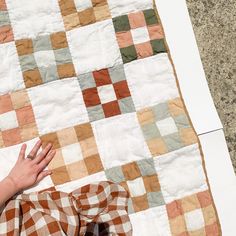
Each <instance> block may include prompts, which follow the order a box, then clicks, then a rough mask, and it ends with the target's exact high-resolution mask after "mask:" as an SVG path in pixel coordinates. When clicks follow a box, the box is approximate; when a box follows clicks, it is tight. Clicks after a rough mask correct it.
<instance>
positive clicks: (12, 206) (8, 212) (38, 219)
mask: <svg viewBox="0 0 236 236" xmlns="http://www.w3.org/2000/svg"><path fill="white" fill-rule="evenodd" d="M128 197H129V195H128V193H127V192H126V191H125V190H124V188H122V187H121V186H120V185H117V184H114V183H112V182H108V181H107V182H105V181H104V182H99V183H97V184H89V185H86V186H84V187H81V188H79V189H77V190H75V191H73V192H71V193H70V194H67V193H64V192H59V191H45V192H41V193H31V194H21V195H19V196H17V197H16V198H15V199H12V200H10V201H9V202H8V203H7V204H6V207H5V208H4V210H3V212H2V213H1V216H0V235H4V236H6V235H7V236H11V235H14V236H15V235H31V236H34V235H53V236H56V235H70V236H72V235H76V236H77V235H87V236H89V235H91V236H93V235H120V236H123V235H131V234H132V228H131V224H130V221H129V217H128V214H127V202H128Z"/></svg>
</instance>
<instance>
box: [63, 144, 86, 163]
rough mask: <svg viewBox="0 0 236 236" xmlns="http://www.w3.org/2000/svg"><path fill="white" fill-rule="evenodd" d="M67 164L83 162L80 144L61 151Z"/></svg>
mask: <svg viewBox="0 0 236 236" xmlns="http://www.w3.org/2000/svg"><path fill="white" fill-rule="evenodd" d="M61 152H62V155H63V160H64V162H65V164H71V163H74V162H76V161H80V160H83V154H82V151H81V148H80V144H79V143H74V144H71V145H68V146H65V147H63V148H62V149H61Z"/></svg>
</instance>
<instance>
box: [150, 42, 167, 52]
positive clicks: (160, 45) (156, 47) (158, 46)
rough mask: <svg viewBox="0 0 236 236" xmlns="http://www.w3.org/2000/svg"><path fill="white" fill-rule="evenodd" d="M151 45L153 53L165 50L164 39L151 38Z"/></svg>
mask: <svg viewBox="0 0 236 236" xmlns="http://www.w3.org/2000/svg"><path fill="white" fill-rule="evenodd" d="M151 46H152V50H153V54H154V55H155V54H157V53H161V52H166V47H165V43H164V39H155V40H151Z"/></svg>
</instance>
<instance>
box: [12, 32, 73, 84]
mask: <svg viewBox="0 0 236 236" xmlns="http://www.w3.org/2000/svg"><path fill="white" fill-rule="evenodd" d="M15 43H16V49H17V53H18V56H19V61H20V66H21V70H22V72H23V78H24V82H25V87H26V88H30V87H33V86H36V85H40V84H43V83H47V82H49V81H53V80H56V79H62V78H68V77H73V76H75V69H74V65H73V63H72V58H71V54H70V50H69V48H68V43H67V39H66V34H65V32H57V33H53V34H51V35H43V36H38V37H36V38H34V39H20V40H16V41H15Z"/></svg>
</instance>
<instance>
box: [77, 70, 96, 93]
mask: <svg viewBox="0 0 236 236" xmlns="http://www.w3.org/2000/svg"><path fill="white" fill-rule="evenodd" d="M78 81H79V84H80V88H81V90H85V89H88V88H95V87H96V83H95V81H94V77H93V74H92V73H91V72H89V73H86V74H82V75H79V76H78Z"/></svg>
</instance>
